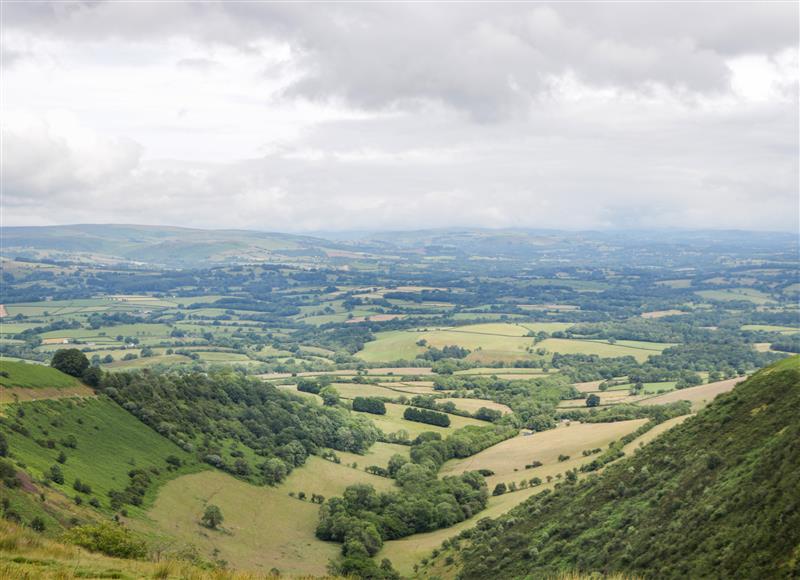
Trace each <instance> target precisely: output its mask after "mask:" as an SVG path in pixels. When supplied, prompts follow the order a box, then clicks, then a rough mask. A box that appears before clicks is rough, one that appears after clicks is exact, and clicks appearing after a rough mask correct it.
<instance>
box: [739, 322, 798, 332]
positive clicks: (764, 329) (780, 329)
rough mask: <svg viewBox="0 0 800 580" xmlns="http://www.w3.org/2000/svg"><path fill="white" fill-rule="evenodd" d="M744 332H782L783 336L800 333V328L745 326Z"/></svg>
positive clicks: (762, 325)
mask: <svg viewBox="0 0 800 580" xmlns="http://www.w3.org/2000/svg"><path fill="white" fill-rule="evenodd" d="M742 330H754V331H759V332H780V333H781V334H794V333H796V332H800V327H793V326H777V325H774V324H745V325H743V326H742Z"/></svg>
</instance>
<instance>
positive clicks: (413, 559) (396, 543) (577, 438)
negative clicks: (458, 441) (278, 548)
mask: <svg viewBox="0 0 800 580" xmlns="http://www.w3.org/2000/svg"><path fill="white" fill-rule="evenodd" d="M644 422H645V420H644V419H641V420H636V421H625V422H624V423H601V424H596V425H580V424H572V425H571V426H569V427H559V428H558V429H555V430H552V431H544V432H542V433H537V434H535V435H532V436H530V437H525V438H524V439H528V440H535V439H536V438H537V437H538V438H539V442H540V443H541V444H542V449H541V450H542V453H540V454H538V455H540V456H541V457H552V458H553V459H552V460H553V461H554V462H555V465H556V466H558V469H556V470H552V469H551V470H546V469H545V468H547V467H548V465H549V462H548V461H545V459H541V461H543V462H544V463H545V465H543V466H542V467H539V468H536V469H524V464H523V465H522V467H523V469H521V471H519V472H517V473H515V472H514V471H513V468H511V469H510V473H511V474H513V476H515V477H507V478H506V479H505V480H503V481H505V482H511V481H515V480H516V481H519V480H521V479H523V478H525V479H530V478H531V477H534V476H537V477H542V478H543V479H544V478H545V477H546V476H547V475H555V473H563V472H564V471H566V470H567V469H572V468H573V467H579V466H580V465H582V464H584V463H588V462H589V461H591V460H592V459H593V456H590V457H584V456H583V455H581V451H582V450H583V449H588V448H594V447H601V446H604V445H607V444H608V442H610V441H611V440H613V439H618V438H619V437H622V436H623V435H625V434H626V433H630V432H631V431H633V430H635V429H636V428H638V426H639V425H641V424H643V423H644ZM579 427H583V428H584V429H578V430H576V431H571V430H572V429H576V428H579ZM586 428H594V429H592V430H586ZM584 436H585V437H586V438H583V437H584ZM522 439H523V437H522V436H519V437H515V438H514V439H509V440H507V441H504V442H503V443H499V444H497V445H495V446H494V447H491V448H489V449H487V450H485V451H482V452H481V453H479V454H478V455H475V456H473V457H471V458H468V459H466V460H463V461H469V460H470V459H474V458H476V457H479V456H481V455H484V454H486V455H487V456H489V457H490V458H491V461H492V462H494V464H495V465H496V466H498V468H500V467H501V466H502V461H503V456H504V453H503V451H502V449H501V451H500V452H497V451H494V450H496V449H497V448H500V447H501V446H506V445H509V444H511V447H512V448H513V447H515V446H519V448H520V449H521V450H522V451H521V452H520V451H518V453H521V455H520V458H521V457H522V456H523V455H524V459H525V461H524V462H525V463H527V462H529V461H530V460H531V459H534V458H535V457H528V456H527V455H525V451H526V447H527V446H528V445H529V443H528V442H527V441H525V442H524V443H518V441H519V440H522ZM559 441H560V443H559ZM634 443H637V442H634ZM544 447H547V448H548V451H547V453H546V454H545V453H544ZM490 452H491V453H490ZM560 453H564V454H567V455H571V456H572V458H571V459H570V460H568V461H565V462H563V463H558V461H557V457H558V455H559V454H560ZM492 455H494V456H496V457H493V458H492ZM460 463H462V461H461V460H460V461H453V462H449V463H448V464H445V469H447V470H448V471H447V473H450V474H452V473H460V472H461V471H456V470H455V469H453V468H454V467H457V466H458V465H459V464H460ZM481 467H488V468H489V469H493V468H492V467H491V466H489V465H483V464H482V465H481ZM473 469H476V467H473ZM462 471H464V470H463V469H462ZM546 471H550V472H546ZM442 472H443V475H444V474H446V473H445V470H444V469H443V470H442ZM491 479H492V478H488V480H491ZM554 484H555V480H554V481H553V483H552V484H547V483H544V484H543V485H541V486H538V487H530V488H527V489H523V490H520V491H516V492H513V493H506V494H503V495H500V496H493V497H490V498H489V505H488V507H487V508H486V509H485V510H483V511H481V512H479V513H477V514H476V515H475V516H473V517H472V518H470V519H468V520H466V521H463V522H460V523H458V524H456V525H455V526H452V527H450V528H444V529H441V530H436V531H434V532H429V533H425V534H414V535H413V536H409V537H407V538H402V539H400V540H392V541H389V542H386V543H385V544H384V547H383V549H382V550H381V551H380V552H379V553H378V556H377V558H378V559H380V558H389V559H390V560H391V561H392V564H393V565H394V567H395V568H396V569H397V570H398V571H399V572H400V573H401V574H403V575H410V574H411V573H412V572H413V566H414V564H416V563H417V562H419V561H420V559H422V558H423V557H426V556H430V553H431V551H432V550H433V549H434V548H438V547H439V546H440V545H441V543H442V542H443V541H444V540H446V539H448V538H452V537H454V536H456V535H458V534H459V533H460V532H461V531H462V530H465V529H467V528H471V527H472V526H474V525H475V523H476V522H477V521H478V520H480V519H483V518H486V517H490V518H496V517H498V516H500V515H502V514H504V513H506V512H508V511H509V510H510V509H512V508H514V507H516V506H517V505H519V504H520V503H522V502H523V501H525V500H526V499H528V498H529V497H531V496H532V495H535V494H537V493H540V492H542V491H544V490H545V489H549V488H552V486H553V485H554ZM492 487H493V484H490V486H489V489H490V490H491V489H492Z"/></svg>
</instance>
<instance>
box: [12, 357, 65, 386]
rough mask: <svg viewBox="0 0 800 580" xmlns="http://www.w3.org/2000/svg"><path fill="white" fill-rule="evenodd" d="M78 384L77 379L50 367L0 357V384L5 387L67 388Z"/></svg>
mask: <svg viewBox="0 0 800 580" xmlns="http://www.w3.org/2000/svg"><path fill="white" fill-rule="evenodd" d="M6 375H8V376H6ZM78 385H79V383H78V379H76V378H75V377H71V376H69V375H67V374H64V373H62V372H61V371H59V370H56V369H54V368H52V367H47V366H44V365H39V364H34V363H23V362H18V361H11V360H5V359H0V386H3V387H6V388H15V387H18V388H25V389H43V388H67V387H75V386H78Z"/></svg>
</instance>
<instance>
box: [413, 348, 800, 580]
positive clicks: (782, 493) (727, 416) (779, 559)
mask: <svg viewBox="0 0 800 580" xmlns="http://www.w3.org/2000/svg"><path fill="white" fill-rule="evenodd" d="M799 406H800V358H798V357H793V358H791V359H787V360H784V361H781V362H779V363H776V364H774V365H772V366H770V367H768V368H766V369H764V370H762V371H760V372H759V373H757V374H756V375H754V376H753V377H752V378H750V379H749V380H747V381H746V382H744V383H742V384H741V385H739V386H738V387H737V388H736V389H735V390H734V391H732V392H731V393H728V394H725V395H721V396H720V397H719V398H718V399H717V400H716V401H715V402H714V403H713V404H712V405H711V406H710V407H709V408H708V409H707V410H705V411H703V412H701V413H699V414H698V415H697V416H696V417H694V418H691V419H689V420H687V421H686V422H685V423H684V424H682V425H680V426H678V427H675V428H674V429H672V430H671V431H669V432H667V433H666V434H664V435H663V436H661V437H659V438H658V439H656V440H654V441H653V442H652V443H650V444H649V445H647V446H646V447H644V448H642V449H641V450H640V451H639V452H638V453H637V454H636V455H635V456H634V457H632V458H631V459H629V460H626V461H623V462H620V463H618V464H616V465H614V466H612V467H610V468H609V469H608V470H607V471H606V472H605V473H604V474H602V475H600V476H596V477H591V478H588V479H586V480H583V481H581V482H579V483H573V484H564V485H562V486H560V487H559V488H558V489H557V490H556V491H555V492H552V493H547V492H545V493H542V494H540V495H538V496H536V497H534V498H532V499H531V500H529V501H527V502H525V503H524V504H522V505H521V506H520V507H519V508H517V509H516V510H514V511H513V512H511V513H510V514H509V515H507V516H505V517H502V518H500V519H497V520H494V521H491V522H482V523H479V525H478V526H477V528H475V529H474V530H471V531H467V532H466V533H464V534H462V536H461V541H458V542H455V545H456V546H455V549H452V548H453V546H451V549H450V550H447V551H445V552H444V554H443V556H442V557H441V560H445V556H446V560H445V561H446V562H453V558H454V556H455V561H456V562H455V566H456V567H458V566H460V577H462V578H487V577H498V578H525V577H527V578H532V577H536V578H538V577H543V576H547V575H550V574H553V573H557V572H559V571H563V570H579V571H581V572H592V571H596V572H603V573H610V572H625V573H631V574H634V575H644V576H652V577H658V578H687V577H690V578H699V577H722V578H735V577H736V578H788V577H796V575H797V574H798V573H800V494H798V489H800V445H798V441H800V420H798V407H799ZM465 540H466V541H465ZM459 545H460V549H461V552H460V554H454V553H453V552H454V551H455V552H458V546H459ZM433 566H434V567H436V568H437V572H441V571H442V570H444V571H445V572H446V573H448V575H449V574H452V573H454V572H455V569H454V567H453V566H450V565H447V564H444V565H443V564H442V563H441V562H435V563H434V564H433ZM425 573H426V572H423V574H425Z"/></svg>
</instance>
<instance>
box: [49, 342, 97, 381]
mask: <svg viewBox="0 0 800 580" xmlns="http://www.w3.org/2000/svg"><path fill="white" fill-rule="evenodd" d="M50 366H51V367H53V368H54V369H58V370H60V371H61V372H62V373H66V374H68V375H72V376H73V377H80V376H82V375H83V373H84V372H85V371H86V369H88V368H89V359H88V358H86V355H85V354H83V353H82V352H81V351H79V350H78V349H77V348H62V349H59V350H57V351H56V352H55V354H53V358H52V359H51V360H50Z"/></svg>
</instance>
